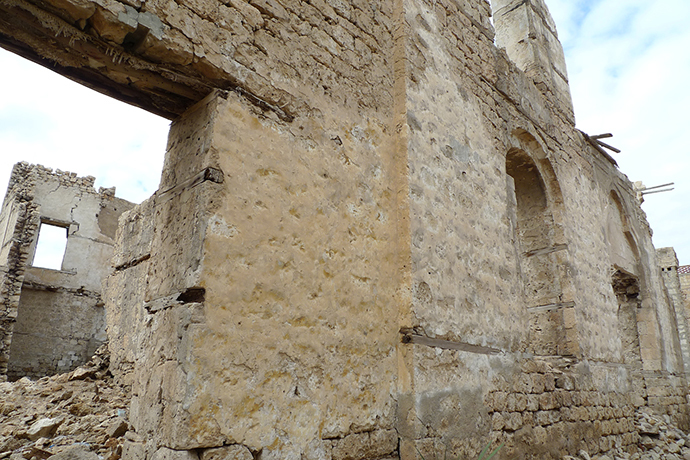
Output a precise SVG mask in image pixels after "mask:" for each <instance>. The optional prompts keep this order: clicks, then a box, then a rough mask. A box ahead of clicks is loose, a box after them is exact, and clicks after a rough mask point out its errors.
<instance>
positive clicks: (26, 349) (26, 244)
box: [0, 163, 132, 380]
mask: <svg viewBox="0 0 690 460" xmlns="http://www.w3.org/2000/svg"><path fill="white" fill-rule="evenodd" d="M93 182H94V178H93V177H85V178H81V177H77V176H76V174H73V173H65V172H61V171H57V172H52V170H50V169H47V168H44V167H42V166H40V165H29V164H27V163H18V164H17V165H15V167H14V169H13V171H12V176H11V178H10V184H9V187H8V191H7V195H6V197H5V200H4V203H3V208H2V214H1V215H0V228H2V232H3V233H2V235H3V237H2V248H3V249H2V259H1V260H0V262H1V263H2V267H3V275H4V276H3V279H2V282H3V284H4V286H7V287H6V288H3V292H5V290H7V293H8V294H10V289H13V290H14V291H13V293H12V294H10V295H7V294H5V295H7V297H6V298H5V299H6V300H5V304H4V305H6V307H5V308H6V311H9V312H11V316H10V317H11V320H10V321H8V322H6V324H5V327H3V334H4V336H5V342H6V343H7V345H6V348H5V350H4V359H5V360H6V369H5V370H4V372H3V374H4V375H6V377H7V378H9V379H11V380H16V379H18V378H20V377H24V376H28V377H32V378H36V377H42V376H44V375H50V374H54V373H58V372H65V371H69V370H71V369H73V368H75V367H76V366H78V365H79V364H83V363H84V362H86V361H88V359H89V358H90V357H91V355H92V354H93V352H94V351H95V350H96V348H98V346H100V345H101V344H103V343H104V342H105V340H106V335H105V316H104V312H103V308H102V306H103V302H102V300H101V297H100V291H101V281H102V279H103V278H105V276H106V275H107V273H109V271H110V265H109V259H110V256H111V254H112V245H113V238H114V237H115V231H116V228H117V218H118V216H119V214H120V213H122V212H123V211H125V210H126V209H129V208H130V207H131V206H132V204H131V203H129V202H127V201H125V200H121V199H119V198H115V196H114V189H102V190H101V191H100V192H96V191H95V190H94V188H93ZM44 226H51V227H55V228H57V229H58V230H59V231H63V232H64V238H65V241H64V242H63V244H64V249H63V251H64V253H63V254H59V256H60V257H61V259H60V260H61V263H60V264H59V266H56V267H55V268H53V269H49V268H43V267H41V266H40V265H39V264H38V263H37V261H38V259H37V258H36V250H37V243H38V240H39V237H40V235H41V229H42V227H44ZM3 300H4V299H3Z"/></svg>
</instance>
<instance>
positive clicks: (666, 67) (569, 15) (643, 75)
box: [547, 0, 690, 264]
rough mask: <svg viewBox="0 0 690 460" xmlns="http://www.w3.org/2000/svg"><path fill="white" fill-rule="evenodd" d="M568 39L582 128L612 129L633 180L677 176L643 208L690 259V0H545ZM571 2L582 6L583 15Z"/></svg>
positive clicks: (658, 233)
mask: <svg viewBox="0 0 690 460" xmlns="http://www.w3.org/2000/svg"><path fill="white" fill-rule="evenodd" d="M547 3H548V5H549V8H550V9H551V13H552V15H553V16H554V19H555V20H556V23H557V26H558V28H559V32H561V31H565V32H564V33H560V37H561V40H562V42H563V44H564V49H565V52H566V59H567V64H568V73H569V79H570V84H571V91H572V95H573V102H574V106H575V116H576V118H577V124H578V127H579V128H580V129H582V130H583V131H585V132H589V133H591V134H599V133H602V132H612V133H613V134H614V138H613V139H611V143H612V144H613V145H615V146H617V147H619V148H620V149H621V150H623V153H621V154H618V155H615V157H616V159H617V160H618V163H619V164H620V166H621V170H622V171H623V172H624V173H625V174H627V175H628V177H630V179H631V180H633V181H635V180H642V181H643V182H644V183H645V184H646V185H647V186H652V185H658V184H662V183H666V182H675V183H676V186H675V188H676V190H674V191H673V192H668V193H662V194H656V195H648V196H647V198H646V202H645V203H644V205H643V209H644V210H645V211H646V213H647V215H648V220H649V222H650V224H651V225H652V228H653V229H654V243H655V245H656V246H657V247H665V246H674V247H675V248H676V251H677V252H678V255H679V259H680V260H681V263H684V264H690V232H689V231H688V229H690V199H688V197H689V196H690V181H688V180H687V178H688V177H690V157H689V156H688V152H687V148H686V146H685V144H686V142H685V140H684V137H685V133H686V132H687V124H688V121H689V120H688V115H687V107H688V106H689V105H690V94H689V93H688V91H686V90H685V85H686V84H687V83H686V82H687V81H688V80H689V79H690V60H689V59H687V55H688V49H689V48H690V29H688V28H687V26H686V22H687V17H688V16H690V2H687V1H685V0H657V1H655V2H647V1H642V0H625V1H620V0H597V1H589V2H572V1H571V0H547ZM573 3H578V4H579V5H580V8H581V10H580V11H588V12H587V13H586V14H585V15H584V16H582V15H578V9H577V8H575V7H574V6H573Z"/></svg>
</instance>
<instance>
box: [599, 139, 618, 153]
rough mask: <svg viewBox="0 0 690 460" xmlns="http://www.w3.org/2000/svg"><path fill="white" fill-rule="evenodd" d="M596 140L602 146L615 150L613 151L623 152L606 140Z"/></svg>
mask: <svg viewBox="0 0 690 460" xmlns="http://www.w3.org/2000/svg"><path fill="white" fill-rule="evenodd" d="M595 141H596V143H597V144H599V145H601V146H602V147H606V148H607V149H609V150H611V151H613V152H616V153H621V151H620V150H618V149H617V148H616V147H612V146H610V145H609V144H607V143H606V142H601V141H600V140H598V139H595Z"/></svg>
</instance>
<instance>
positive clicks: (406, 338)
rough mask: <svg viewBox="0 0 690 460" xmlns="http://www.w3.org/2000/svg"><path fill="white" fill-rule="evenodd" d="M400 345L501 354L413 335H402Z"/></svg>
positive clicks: (483, 348)
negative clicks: (409, 344)
mask: <svg viewBox="0 0 690 460" xmlns="http://www.w3.org/2000/svg"><path fill="white" fill-rule="evenodd" d="M402 343H414V344H416V345H424V346H427V347H434V348H443V349H444V350H458V351H466V352H468V353H477V354H480V355H497V354H499V353H502V352H503V351H502V350H499V349H497V348H492V347H484V346H481V345H472V344H470V343H463V342H453V341H451V340H445V339H432V338H431V337H426V336H423V335H419V334H415V333H403V336H402Z"/></svg>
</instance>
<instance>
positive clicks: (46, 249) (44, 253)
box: [31, 222, 69, 270]
mask: <svg viewBox="0 0 690 460" xmlns="http://www.w3.org/2000/svg"><path fill="white" fill-rule="evenodd" d="M68 230H69V227H67V226H60V225H55V224H53V223H48V222H41V226H40V227H39V229H38V241H37V242H36V252H35V253H34V260H33V262H32V263H31V265H33V266H34V267H39V268H50V269H52V270H62V261H63V260H64V258H65V250H66V249H67V237H68V234H67V233H68Z"/></svg>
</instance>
